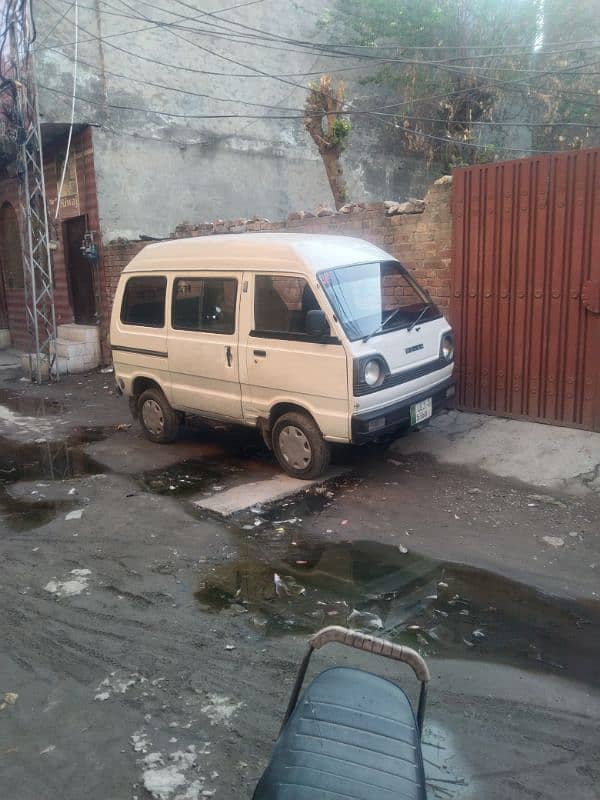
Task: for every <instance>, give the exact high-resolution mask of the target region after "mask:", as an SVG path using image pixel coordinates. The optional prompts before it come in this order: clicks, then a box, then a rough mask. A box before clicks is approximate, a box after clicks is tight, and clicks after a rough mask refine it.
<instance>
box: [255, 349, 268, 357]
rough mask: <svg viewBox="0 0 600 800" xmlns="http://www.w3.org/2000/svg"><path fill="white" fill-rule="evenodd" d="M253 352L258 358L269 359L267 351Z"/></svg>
mask: <svg viewBox="0 0 600 800" xmlns="http://www.w3.org/2000/svg"><path fill="white" fill-rule="evenodd" d="M253 352H254V355H255V356H257V357H258V358H266V357H267V351H266V350H254V351H253Z"/></svg>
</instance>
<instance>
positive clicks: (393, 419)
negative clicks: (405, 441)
mask: <svg viewBox="0 0 600 800" xmlns="http://www.w3.org/2000/svg"><path fill="white" fill-rule="evenodd" d="M454 383H455V381H454V378H448V379H447V380H445V381H444V382H443V383H440V384H438V385H437V386H433V387H432V388H431V389H426V390H424V391H422V392H419V394H415V395H413V396H412V397H410V398H407V399H405V400H400V401H399V402H398V403H393V404H392V405H389V406H387V407H386V408H383V409H377V410H376V411H367V412H364V413H362V414H355V415H354V416H353V417H352V443H353V444H362V443H364V442H371V441H373V440H374V439H379V438H381V437H382V436H389V435H390V434H394V433H400V432H401V431H403V430H406V429H407V428H410V427H411V422H410V407H411V406H412V405H414V404H415V403H420V402H421V401H422V400H426V399H427V398H428V397H431V400H432V416H435V415H436V414H439V413H440V411H443V410H444V409H445V408H447V407H448V405H449V404H450V403H451V401H452V398H453V397H454Z"/></svg>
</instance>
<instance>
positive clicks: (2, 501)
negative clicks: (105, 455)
mask: <svg viewBox="0 0 600 800" xmlns="http://www.w3.org/2000/svg"><path fill="white" fill-rule="evenodd" d="M103 437H104V433H103V431H102V430H101V429H96V428H91V429H84V430H82V431H80V432H79V433H76V434H74V435H73V436H71V437H69V439H67V440H64V441H39V442H27V443H23V442H16V441H14V440H12V439H8V438H6V437H4V436H0V522H2V523H3V524H5V525H6V526H7V527H8V528H10V529H11V530H14V531H22V530H31V529H32V528H36V527H39V526H40V525H44V524H46V523H47V522H49V521H50V520H52V519H53V518H54V517H55V516H56V515H57V514H58V513H59V512H60V511H62V510H64V509H65V508H70V507H71V505H72V502H69V501H65V500H59V501H45V500H40V499H32V500H21V499H15V498H13V497H11V496H10V495H9V494H8V492H7V491H6V486H8V485H9V484H12V483H17V482H18V481H37V480H39V481H63V480H67V479H68V478H79V477H82V476H84V475H98V474H100V473H102V472H104V471H105V470H104V468H103V467H102V465H101V464H98V463H97V462H96V461H94V460H93V459H92V458H90V457H89V456H87V455H86V454H85V453H83V452H82V451H81V449H80V448H81V445H83V444H87V443H89V442H93V441H98V440H99V439H101V438H103Z"/></svg>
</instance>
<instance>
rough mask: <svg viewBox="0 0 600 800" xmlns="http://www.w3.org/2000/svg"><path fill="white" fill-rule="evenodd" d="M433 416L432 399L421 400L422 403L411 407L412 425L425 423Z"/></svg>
mask: <svg viewBox="0 0 600 800" xmlns="http://www.w3.org/2000/svg"><path fill="white" fill-rule="evenodd" d="M432 414H433V403H432V401H431V397H428V398H427V400H421V402H420V403H415V404H414V405H412V406H411V407H410V424H411V425H418V424H419V422H424V421H425V420H426V419H429V417H430V416H431V415H432Z"/></svg>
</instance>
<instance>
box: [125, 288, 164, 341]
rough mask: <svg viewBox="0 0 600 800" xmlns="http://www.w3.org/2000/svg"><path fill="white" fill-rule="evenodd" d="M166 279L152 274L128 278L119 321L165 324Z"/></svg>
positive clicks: (149, 326)
mask: <svg viewBox="0 0 600 800" xmlns="http://www.w3.org/2000/svg"><path fill="white" fill-rule="evenodd" d="M166 290H167V279H166V278H161V277H158V276H156V277H155V276H154V275H151V276H150V275H149V276H148V277H144V278H142V277H140V278H129V280H128V281H127V285H126V286H125V294H124V295H123V305H122V306H121V322H122V323H124V324H125V325H143V326H144V327H147V328H162V327H164V324H165V295H166Z"/></svg>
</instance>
